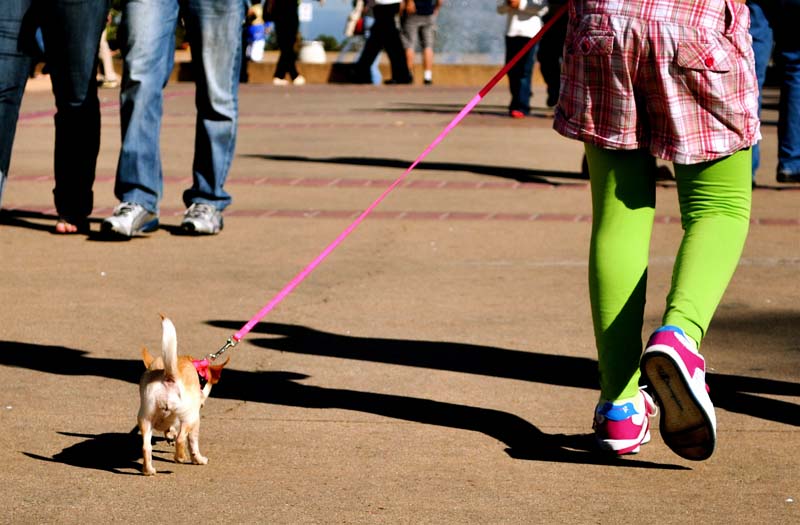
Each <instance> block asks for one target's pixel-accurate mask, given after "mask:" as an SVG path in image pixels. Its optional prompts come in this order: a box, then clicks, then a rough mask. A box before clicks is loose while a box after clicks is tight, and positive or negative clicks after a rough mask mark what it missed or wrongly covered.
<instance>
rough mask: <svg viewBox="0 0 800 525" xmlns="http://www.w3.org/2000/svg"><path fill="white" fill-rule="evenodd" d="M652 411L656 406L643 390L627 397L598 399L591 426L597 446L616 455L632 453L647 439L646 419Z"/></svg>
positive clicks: (648, 437)
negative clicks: (608, 399) (606, 399)
mask: <svg viewBox="0 0 800 525" xmlns="http://www.w3.org/2000/svg"><path fill="white" fill-rule="evenodd" d="M655 414H656V405H655V403H653V399H652V398H651V397H650V396H649V395H648V394H647V392H645V391H644V390H639V393H638V394H637V395H636V396H635V397H631V398H628V399H620V400H617V401H600V402H599V403H597V407H596V408H595V410H594V424H593V425H592V428H594V436H595V439H596V440H597V445H598V446H599V447H600V449H601V450H605V451H608V452H613V453H614V454H617V455H620V456H622V455H624V454H636V453H637V452H639V448H640V447H641V445H644V444H645V443H647V442H648V441H650V418H651V417H652V416H654V415H655Z"/></svg>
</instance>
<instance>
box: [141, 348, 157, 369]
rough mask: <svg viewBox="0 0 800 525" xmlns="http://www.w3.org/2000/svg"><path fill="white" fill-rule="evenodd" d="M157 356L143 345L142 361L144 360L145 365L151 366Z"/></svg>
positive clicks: (146, 366)
mask: <svg viewBox="0 0 800 525" xmlns="http://www.w3.org/2000/svg"><path fill="white" fill-rule="evenodd" d="M154 359H155V357H153V356H152V354H150V352H148V351H147V348H145V347H142V361H144V367H145V368H150V365H151V364H152V363H153V360H154Z"/></svg>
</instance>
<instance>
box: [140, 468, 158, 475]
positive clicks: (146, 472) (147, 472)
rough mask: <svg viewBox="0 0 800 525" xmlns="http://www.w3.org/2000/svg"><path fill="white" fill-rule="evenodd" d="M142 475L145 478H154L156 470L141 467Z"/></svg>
mask: <svg viewBox="0 0 800 525" xmlns="http://www.w3.org/2000/svg"><path fill="white" fill-rule="evenodd" d="M142 474H144V475H145V476H155V474H156V469H154V468H153V467H150V468H147V467H142Z"/></svg>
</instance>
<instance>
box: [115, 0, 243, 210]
mask: <svg viewBox="0 0 800 525" xmlns="http://www.w3.org/2000/svg"><path fill="white" fill-rule="evenodd" d="M177 22H178V1H177V0H128V1H127V2H125V4H124V6H123V12H122V24H121V26H120V28H119V35H120V38H119V41H120V46H121V50H122V59H123V70H122V87H121V91H120V125H121V135H122V144H121V148H120V154H119V163H118V165H117V177H116V183H115V185H114V194H115V195H116V197H117V199H119V200H120V202H123V203H133V204H136V205H139V206H141V207H143V208H144V209H145V210H146V211H147V212H148V213H149V214H150V215H152V217H150V218H149V219H148V221H147V222H150V221H151V220H153V219H156V217H157V215H158V208H159V203H160V201H161V195H162V190H163V173H162V167H161V146H160V139H161V136H160V130H161V117H162V112H163V103H164V97H163V93H162V90H163V89H164V86H166V84H167V81H168V79H169V75H170V74H171V73H172V68H173V66H174V61H175V53H174V52H173V50H174V49H175V27H176V25H177ZM237 49H238V48H237ZM195 52H196V50H195V49H192V54H193V55H194V53H195Z"/></svg>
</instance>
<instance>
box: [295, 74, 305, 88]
mask: <svg viewBox="0 0 800 525" xmlns="http://www.w3.org/2000/svg"><path fill="white" fill-rule="evenodd" d="M305 83H306V77H304V76H303V75H297V77H296V78H295V79H294V80H292V84H294V85H295V86H302V85H304V84H305Z"/></svg>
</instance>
